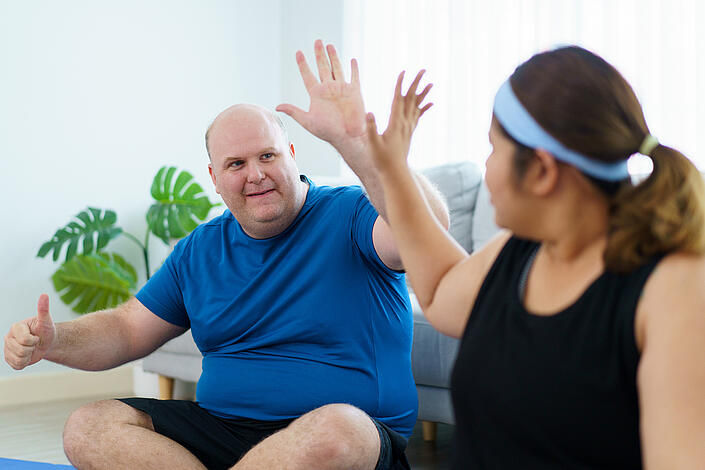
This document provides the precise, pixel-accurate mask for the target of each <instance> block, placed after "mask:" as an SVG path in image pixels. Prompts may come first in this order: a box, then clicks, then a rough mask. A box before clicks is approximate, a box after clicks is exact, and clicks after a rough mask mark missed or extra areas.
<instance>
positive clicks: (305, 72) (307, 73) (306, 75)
mask: <svg viewBox="0 0 705 470" xmlns="http://www.w3.org/2000/svg"><path fill="white" fill-rule="evenodd" d="M296 64H297V65H298V66H299V73H300V74H301V78H302V79H303V80H304V86H305V87H306V90H310V89H311V87H313V86H314V85H316V84H318V80H316V76H315V75H314V74H313V72H311V69H310V68H309V67H308V62H306V57H305V56H304V53H303V52H301V51H296Z"/></svg>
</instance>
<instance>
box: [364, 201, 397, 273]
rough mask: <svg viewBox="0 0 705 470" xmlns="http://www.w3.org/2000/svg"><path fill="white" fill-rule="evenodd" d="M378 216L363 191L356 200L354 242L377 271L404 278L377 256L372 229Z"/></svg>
mask: <svg viewBox="0 0 705 470" xmlns="http://www.w3.org/2000/svg"><path fill="white" fill-rule="evenodd" d="M378 216H379V213H378V212H377V209H375V208H374V206H373V205H372V203H371V202H370V200H369V199H368V198H367V196H366V195H365V194H364V193H363V192H362V191H361V192H360V194H359V196H358V197H357V199H356V200H355V209H354V212H353V215H352V217H353V219H352V237H353V241H354V242H355V245H356V246H357V248H358V249H359V250H360V253H361V254H362V256H363V257H364V258H365V260H366V261H367V262H368V264H370V265H371V266H372V267H373V268H374V269H375V270H377V271H380V272H382V273H384V274H387V275H391V276H392V277H395V278H396V277H400V276H403V272H401V271H395V270H393V269H390V268H389V267H388V266H387V265H386V264H384V262H383V261H382V260H381V259H380V257H379V255H378V254H377V250H375V245H374V242H373V241H372V228H373V227H374V225H375V222H376V221H377V217H378Z"/></svg>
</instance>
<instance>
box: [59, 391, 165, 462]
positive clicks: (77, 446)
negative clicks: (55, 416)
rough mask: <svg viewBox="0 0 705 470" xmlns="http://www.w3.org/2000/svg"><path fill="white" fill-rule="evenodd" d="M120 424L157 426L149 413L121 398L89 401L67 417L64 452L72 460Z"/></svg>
mask: <svg viewBox="0 0 705 470" xmlns="http://www.w3.org/2000/svg"><path fill="white" fill-rule="evenodd" d="M121 424H132V425H136V426H141V427H144V428H147V429H152V430H153V429H154V427H153V426H152V419H151V418H150V417H149V415H147V414H146V413H143V412H141V411H139V410H137V409H135V408H132V407H131V406H129V405H126V404H125V403H122V402H120V401H118V400H103V401H97V402H94V403H89V404H87V405H84V406H82V407H80V408H78V409H76V410H74V411H73V412H72V413H71V414H70V415H69V417H68V419H67V420H66V424H65V426H64V433H63V441H64V452H66V455H67V456H68V457H69V460H72V459H73V458H74V457H76V456H78V455H79V454H82V453H84V452H86V451H88V450H89V449H90V448H94V447H96V443H97V442H99V441H98V440H97V439H98V437H99V436H100V435H101V434H104V433H106V432H107V433H109V432H110V430H111V428H113V427H114V426H118V425H121ZM72 461H73V460H72Z"/></svg>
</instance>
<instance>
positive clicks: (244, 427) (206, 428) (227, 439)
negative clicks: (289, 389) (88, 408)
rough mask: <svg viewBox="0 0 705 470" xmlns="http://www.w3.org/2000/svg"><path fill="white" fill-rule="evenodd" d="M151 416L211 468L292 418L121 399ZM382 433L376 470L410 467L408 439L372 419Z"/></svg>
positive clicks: (222, 466) (238, 455)
mask: <svg viewBox="0 0 705 470" xmlns="http://www.w3.org/2000/svg"><path fill="white" fill-rule="evenodd" d="M119 400H120V401H121V402H123V403H126V404H128V405H130V406H132V407H133V408H136V409H138V410H140V411H143V412H145V413H147V414H148V415H149V416H151V417H152V424H153V425H154V430H155V431H156V432H158V433H159V434H161V435H163V436H166V437H168V438H170V439H172V440H173V441H176V442H178V443H179V444H181V445H182V446H184V447H185V448H186V449H188V450H189V451H190V452H191V453H192V454H193V455H195V456H196V457H197V458H198V460H200V461H201V462H202V463H203V465H205V466H206V467H208V469H209V470H220V469H227V468H230V467H232V466H233V465H235V464H236V463H237V461H238V460H240V458H241V457H242V456H243V455H245V453H247V451H249V450H250V449H251V448H252V447H254V446H255V445H256V444H258V443H259V442H260V441H262V440H263V439H265V438H266V437H267V436H269V435H271V434H274V433H275V432H277V431H279V430H281V429H284V428H285V427H287V426H288V425H289V423H291V422H292V421H293V419H285V420H280V421H258V420H253V419H225V418H219V417H217V416H214V415H212V414H210V413H209V412H208V411H206V410H205V409H203V408H201V407H200V406H198V404H197V403H195V402H192V401H188V400H156V399H153V398H119ZM371 419H372V422H373V423H375V426H377V431H378V432H379V441H380V452H379V460H378V461H377V466H376V467H375V470H408V469H410V468H411V467H410V466H409V463H408V462H407V460H406V455H405V454H404V450H405V449H406V443H407V440H406V438H405V437H404V436H402V435H401V434H399V433H397V432H396V431H394V430H393V429H391V428H389V427H388V426H387V425H386V424H384V423H381V422H379V421H377V420H376V419H374V418H371Z"/></svg>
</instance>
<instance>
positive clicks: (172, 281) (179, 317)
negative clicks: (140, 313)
mask: <svg viewBox="0 0 705 470" xmlns="http://www.w3.org/2000/svg"><path fill="white" fill-rule="evenodd" d="M187 244H188V238H187V239H184V240H181V241H180V242H179V243H178V244H177V245H176V247H175V248H174V250H173V251H172V252H171V254H170V255H169V256H168V257H167V259H166V261H164V264H162V266H161V267H160V268H159V269H158V270H157V272H156V273H154V275H153V276H152V277H151V278H150V279H149V281H147V283H146V284H145V285H144V287H142V289H140V291H139V292H138V293H137V295H136V297H137V300H139V301H140V302H141V303H142V305H144V306H145V307H147V308H148V309H149V310H150V311H151V312H152V313H154V314H155V315H157V316H158V317H160V318H161V319H163V320H166V321H168V322H169V323H173V324H174V325H177V326H181V327H184V328H190V326H191V322H190V321H189V318H188V315H187V313H186V306H185V305H184V297H183V293H182V291H181V284H180V281H179V272H178V269H177V266H179V265H180V263H179V260H180V259H181V258H182V256H183V252H184V249H185V247H186V245H187Z"/></svg>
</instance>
